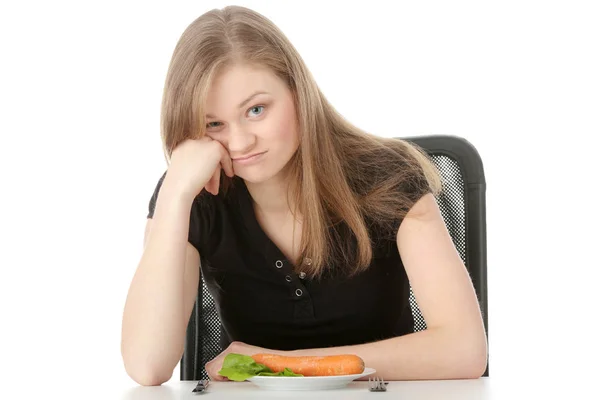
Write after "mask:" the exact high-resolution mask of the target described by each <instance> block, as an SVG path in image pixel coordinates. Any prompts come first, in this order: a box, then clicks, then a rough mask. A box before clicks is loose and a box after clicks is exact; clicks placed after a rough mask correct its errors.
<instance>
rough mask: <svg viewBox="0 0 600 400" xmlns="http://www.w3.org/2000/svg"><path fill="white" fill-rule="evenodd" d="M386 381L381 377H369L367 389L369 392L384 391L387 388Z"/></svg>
mask: <svg viewBox="0 0 600 400" xmlns="http://www.w3.org/2000/svg"><path fill="white" fill-rule="evenodd" d="M387 384H388V383H387V382H384V381H383V378H380V377H377V376H376V377H375V378H369V391H370V392H385V391H386V390H387V387H386V386H385V385H387Z"/></svg>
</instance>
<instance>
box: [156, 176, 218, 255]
mask: <svg viewBox="0 0 600 400" xmlns="http://www.w3.org/2000/svg"><path fill="white" fill-rule="evenodd" d="M166 174H167V173H166V172H165V173H163V175H162V176H161V177H160V178H159V180H158V183H157V184H156V187H155V188H154V193H152V196H151V197H150V201H149V203H148V214H147V218H153V217H154V210H155V209H156V202H157V201H158V196H159V193H160V189H161V187H162V184H163V182H164V179H165V176H166ZM215 213H216V208H215V204H214V199H213V196H211V195H208V193H207V192H203V193H201V194H199V195H198V196H196V198H195V199H194V201H193V203H192V207H191V209H190V223H189V232H188V242H190V244H191V245H192V246H194V247H195V248H196V250H198V252H199V253H200V255H202V256H203V257H204V256H208V255H209V254H211V253H212V252H213V248H212V247H211V246H212V243H211V242H210V239H211V238H212V237H214V235H213V234H212V233H213V230H214V222H215Z"/></svg>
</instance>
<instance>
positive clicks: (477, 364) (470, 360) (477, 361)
mask: <svg viewBox="0 0 600 400" xmlns="http://www.w3.org/2000/svg"><path fill="white" fill-rule="evenodd" d="M462 349H463V351H459V352H458V354H457V355H456V357H457V364H458V365H459V366H460V368H456V369H455V371H457V372H458V376H457V377H456V378H458V379H479V378H481V377H482V376H483V375H484V374H485V372H486V370H487V366H488V349H487V341H486V340H485V336H484V337H483V339H480V340H476V341H470V342H469V343H467V344H465V346H464V347H462Z"/></svg>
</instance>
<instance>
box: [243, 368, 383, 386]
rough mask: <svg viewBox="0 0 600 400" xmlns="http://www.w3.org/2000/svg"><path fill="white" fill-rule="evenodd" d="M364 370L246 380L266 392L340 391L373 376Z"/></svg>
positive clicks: (372, 371) (370, 372)
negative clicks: (360, 379) (356, 381)
mask: <svg viewBox="0 0 600 400" xmlns="http://www.w3.org/2000/svg"><path fill="white" fill-rule="evenodd" d="M374 373H375V370H374V369H373V368H365V370H364V371H363V373H362V374H355V375H339V376H253V377H252V378H248V379H247V380H248V381H249V382H252V383H253V384H255V385H256V386H258V387H260V388H262V389H268V390H326V389H340V388H343V387H344V386H346V385H348V384H349V383H350V382H352V381H353V380H355V379H358V378H362V377H363V376H367V375H371V374H374Z"/></svg>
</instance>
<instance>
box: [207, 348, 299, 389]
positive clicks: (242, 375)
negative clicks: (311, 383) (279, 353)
mask: <svg viewBox="0 0 600 400" xmlns="http://www.w3.org/2000/svg"><path fill="white" fill-rule="evenodd" d="M219 375H221V376H225V377H227V378H228V379H230V380H232V381H236V382H242V381H245V380H246V379H248V378H251V377H253V376H303V375H300V374H295V373H293V372H292V370H290V369H289V368H285V370H283V371H281V372H273V371H272V370H271V369H270V368H269V367H267V366H266V365H264V364H259V363H257V362H256V361H254V359H253V358H252V357H250V356H245V355H243V354H236V353H229V354H227V355H226V356H225V359H224V360H223V367H222V368H221V370H220V371H219Z"/></svg>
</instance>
